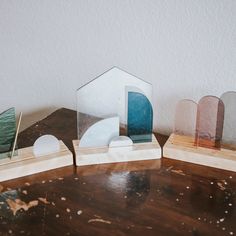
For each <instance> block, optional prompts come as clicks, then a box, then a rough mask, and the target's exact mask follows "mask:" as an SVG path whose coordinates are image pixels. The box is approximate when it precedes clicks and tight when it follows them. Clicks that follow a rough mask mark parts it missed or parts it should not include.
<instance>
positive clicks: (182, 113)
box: [174, 99, 197, 137]
mask: <svg viewBox="0 0 236 236" xmlns="http://www.w3.org/2000/svg"><path fill="white" fill-rule="evenodd" d="M196 118H197V103H196V102H194V101H192V100H187V99H184V100H181V101H179V102H178V104H177V106H176V110H175V124H174V133H175V134H178V135H185V136H192V137H195V133H196Z"/></svg>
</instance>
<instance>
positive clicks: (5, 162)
mask: <svg viewBox="0 0 236 236" xmlns="http://www.w3.org/2000/svg"><path fill="white" fill-rule="evenodd" d="M69 165H73V155H72V153H71V152H70V151H69V149H68V148H67V147H66V145H65V144H64V143H63V142H62V141H60V152H57V153H53V154H50V155H46V156H40V157H35V156H34V154H33V147H27V148H22V149H18V156H14V157H13V158H12V159H10V158H4V159H2V160H0V181H5V180H10V179H15V178H19V177H23V176H27V175H31V174H36V173H40V172H43V171H47V170H52V169H56V168H60V167H64V166H69Z"/></svg>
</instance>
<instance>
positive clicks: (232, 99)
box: [221, 91, 236, 150]
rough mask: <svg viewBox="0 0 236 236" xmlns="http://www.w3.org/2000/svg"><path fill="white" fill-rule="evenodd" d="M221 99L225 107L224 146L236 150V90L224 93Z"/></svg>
mask: <svg viewBox="0 0 236 236" xmlns="http://www.w3.org/2000/svg"><path fill="white" fill-rule="evenodd" d="M221 100H222V101H223V103H224V107H225V115H224V127H223V137H222V146H223V147H224V148H228V149H233V150H236V92H233V91H229V92H226V93H224V94H223V95H222V96H221Z"/></svg>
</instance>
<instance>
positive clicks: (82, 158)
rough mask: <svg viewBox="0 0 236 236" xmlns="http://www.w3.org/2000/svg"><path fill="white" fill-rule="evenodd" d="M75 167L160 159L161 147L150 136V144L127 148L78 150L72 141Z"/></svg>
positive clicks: (76, 141) (134, 145) (77, 146)
mask: <svg viewBox="0 0 236 236" xmlns="http://www.w3.org/2000/svg"><path fill="white" fill-rule="evenodd" d="M73 146H74V150H75V153H76V165H77V166H85V165H94V164H105V163H118V162H128V161H141V160H153V159H160V158H161V156H162V152H161V147H160V145H159V143H158V141H157V140H156V137H155V136H154V135H152V142H147V143H135V144H133V146H128V147H110V148H109V147H101V148H79V140H73Z"/></svg>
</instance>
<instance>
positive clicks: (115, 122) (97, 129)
mask: <svg viewBox="0 0 236 236" xmlns="http://www.w3.org/2000/svg"><path fill="white" fill-rule="evenodd" d="M119 129H120V127H119V117H118V116H116V117H111V118H107V119H104V120H100V121H98V122H96V123H95V124H93V125H92V126H90V127H89V128H88V129H87V131H86V132H85V133H84V135H83V136H82V138H81V139H80V142H79V147H104V146H109V143H110V141H111V140H112V139H113V138H114V137H117V136H119Z"/></svg>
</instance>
